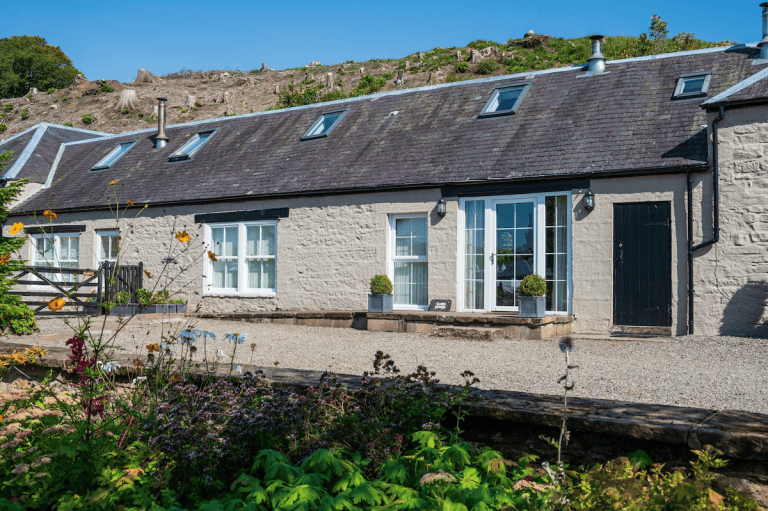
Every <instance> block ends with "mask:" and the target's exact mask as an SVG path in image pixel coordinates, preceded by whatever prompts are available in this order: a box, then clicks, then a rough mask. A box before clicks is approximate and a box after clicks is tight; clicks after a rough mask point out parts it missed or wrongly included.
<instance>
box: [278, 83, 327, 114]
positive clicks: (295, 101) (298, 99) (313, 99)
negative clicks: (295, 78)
mask: <svg viewBox="0 0 768 511" xmlns="http://www.w3.org/2000/svg"><path fill="white" fill-rule="evenodd" d="M318 95H319V94H318V89H317V87H312V86H309V87H303V86H298V87H297V86H296V85H295V84H294V83H293V82H291V83H289V84H288V85H287V86H286V87H282V88H281V89H280V93H279V96H278V99H277V105H275V108H291V107H293V106H302V105H311V104H313V103H317V101H318Z"/></svg>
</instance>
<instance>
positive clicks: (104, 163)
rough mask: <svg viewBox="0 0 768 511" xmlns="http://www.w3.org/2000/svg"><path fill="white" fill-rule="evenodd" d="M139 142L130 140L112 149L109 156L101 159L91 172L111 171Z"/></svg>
mask: <svg viewBox="0 0 768 511" xmlns="http://www.w3.org/2000/svg"><path fill="white" fill-rule="evenodd" d="M136 142H137V140H129V141H128V142H121V143H119V144H118V145H117V147H115V148H114V149H112V150H111V151H110V152H109V154H107V155H106V156H105V157H104V158H102V159H101V161H100V162H99V163H97V164H96V165H95V166H94V167H93V168H92V169H91V170H106V169H111V168H112V166H113V165H114V164H115V163H117V162H118V160H120V158H122V157H123V156H125V153H127V152H128V151H129V150H130V149H131V147H133V146H134V144H136Z"/></svg>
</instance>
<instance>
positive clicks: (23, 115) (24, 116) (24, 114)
mask: <svg viewBox="0 0 768 511" xmlns="http://www.w3.org/2000/svg"><path fill="white" fill-rule="evenodd" d="M21 118H22V120H26V119H29V110H27V109H26V108H25V109H24V110H22V111H21Z"/></svg>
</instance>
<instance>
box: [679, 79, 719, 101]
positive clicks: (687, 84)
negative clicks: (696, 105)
mask: <svg viewBox="0 0 768 511" xmlns="http://www.w3.org/2000/svg"><path fill="white" fill-rule="evenodd" d="M711 80H712V73H691V74H685V75H680V77H679V78H678V79H677V86H676V87H675V93H674V95H673V97H674V98H696V97H702V96H706V95H707V91H708V90H709V82H710V81H711Z"/></svg>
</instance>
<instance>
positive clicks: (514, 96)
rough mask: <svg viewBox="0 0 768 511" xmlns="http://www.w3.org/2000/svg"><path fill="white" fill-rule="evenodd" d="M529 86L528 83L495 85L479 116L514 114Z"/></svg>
mask: <svg viewBox="0 0 768 511" xmlns="http://www.w3.org/2000/svg"><path fill="white" fill-rule="evenodd" d="M530 88H531V84H530V83H520V84H517V85H507V86H504V87H497V88H496V89H495V90H494V91H493V93H492V94H491V97H490V99H489V100H488V102H487V103H486V104H485V106H484V107H483V109H482V111H480V117H494V116H497V115H510V114H514V113H515V112H517V109H518V108H520V103H522V102H523V98H525V96H526V94H528V90H529V89H530Z"/></svg>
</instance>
